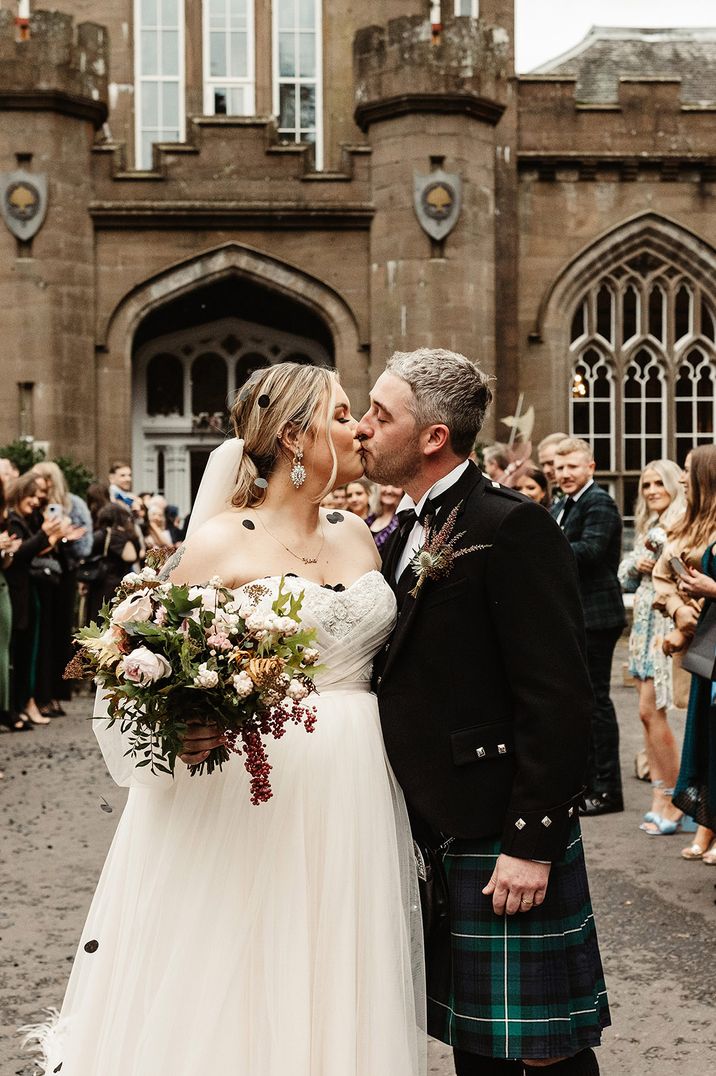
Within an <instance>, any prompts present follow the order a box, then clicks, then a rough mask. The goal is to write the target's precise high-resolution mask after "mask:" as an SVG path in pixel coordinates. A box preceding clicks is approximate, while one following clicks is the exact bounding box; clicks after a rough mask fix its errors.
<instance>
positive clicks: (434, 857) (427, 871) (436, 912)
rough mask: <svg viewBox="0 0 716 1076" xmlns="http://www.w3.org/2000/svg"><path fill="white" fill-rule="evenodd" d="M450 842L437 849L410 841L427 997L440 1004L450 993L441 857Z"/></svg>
mask: <svg viewBox="0 0 716 1076" xmlns="http://www.w3.org/2000/svg"><path fill="white" fill-rule="evenodd" d="M452 840H453V838H452V837H451V838H449V839H448V840H447V841H445V843H444V844H441V845H440V846H439V847H438V848H434V847H432V846H431V845H430V844H428V843H427V842H425V841H423V840H419V839H418V838H416V837H414V838H413V850H414V852H415V865H416V868H417V873H418V889H419V891H420V910H421V913H422V919H423V938H424V945H425V977H426V982H427V992H428V995H429V996H430V997H433V998H437V999H439V1000H442V999H443V998H445V999H447V998H448V997H449V996H450V991H451V989H452V950H451V936H450V893H449V889H448V882H447V875H446V873H445V864H444V862H443V857H444V855H445V853H446V851H447V850H448V848H449V846H450V845H451V844H452Z"/></svg>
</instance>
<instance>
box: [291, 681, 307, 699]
mask: <svg viewBox="0 0 716 1076" xmlns="http://www.w3.org/2000/svg"><path fill="white" fill-rule="evenodd" d="M286 694H287V695H288V697H289V699H295V701H296V702H300V701H301V699H305V697H306V695H307V694H308V688H307V687H306V685H305V684H302V683H301V681H300V680H292V681H291V683H290V684H289V685H288V689H287V691H286Z"/></svg>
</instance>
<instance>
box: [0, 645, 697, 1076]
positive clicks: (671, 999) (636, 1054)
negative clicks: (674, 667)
mask: <svg viewBox="0 0 716 1076" xmlns="http://www.w3.org/2000/svg"><path fill="white" fill-rule="evenodd" d="M624 657H625V654H624V650H623V647H622V648H620V650H619V651H618V653H617V657H616V660H615V665H614V692H613V696H614V700H615V703H616V705H617V709H618V712H619V715H620V724H621V729H622V758H623V764H624V774H625V794H626V804H627V809H626V811H625V813H624V814H620V815H608V816H605V817H603V818H595V819H587V820H586V824H585V826H584V831H585V844H586V850H587V862H588V865H589V867H590V878H591V884H592V894H593V898H594V905H595V912H596V917H597V927H598V930H599V936H600V940H601V945H602V953H603V956H604V963H605V969H606V976H607V986H608V988H609V992H610V1000H611V1005H612V1017H613V1020H614V1025H613V1027H612V1028H611V1029H609V1031H608V1032H607V1034H606V1036H605V1041H604V1045H603V1047H602V1049H601V1050H600V1061H601V1066H602V1071H603V1073H605V1074H606V1076H645V1074H647V1073H648V1074H649V1076H677V1074H678V1076H682V1074H683V1073H688V1074H689V1076H710V1074H711V1073H713V1072H716V1042H715V1041H714V1040H715V1038H716V1036H715V1035H714V1003H715V1002H716V961H715V960H714V955H715V954H714V937H715V933H714V927H715V926H716V906H715V905H714V897H715V896H716V889H714V884H715V883H716V869H713V868H709V867H705V866H703V865H702V864H700V863H685V862H684V861H683V860H682V859H681V858H680V857H679V850H680V849H681V848H682V847H683V845H684V844H686V843H687V839H685V838H684V837H681V836H677V837H671V838H659V839H648V838H647V837H645V836H644V835H643V834H642V833H640V832H639V830H638V824H639V821H640V817H641V814H642V812H643V811H644V810H645V809H646V808H645V804H646V802H647V799H648V789H647V786H645V785H644V784H642V783H641V782H638V781H636V780H634V779H633V778H632V777H631V773H632V761H633V758H634V755H635V753H636V750H637V748H638V746H639V740H640V730H639V727H638V726H639V722H638V718H637V713H636V693H635V692H634V690H633V689H632V688H627V687H624V686H623V684H622V663H623V661H624ZM69 710H70V712H69V714H68V716H67V717H65V718H61V719H58V720H55V721H53V722H52V725H50V726H48V727H47V728H38V729H36V730H35V731H34V732H31V733H23V734H20V735H4V736H2V737H0V769H4V771H5V777H4V779H3V780H2V781H0V802H1V803H2V814H3V818H4V825H3V828H2V833H1V834H0V892H1V893H2V902H1V905H0V951H1V952H2V967H3V975H2V978H0V1073H2V1076H30V1074H31V1073H32V1072H33V1066H32V1065H31V1064H30V1063H29V1062H28V1060H27V1058H26V1057H25V1058H24V1057H23V1055H22V1053H21V1051H20V1048H19V1040H18V1037H17V1035H16V1033H15V1029H16V1028H17V1027H18V1025H20V1024H24V1023H27V1022H33V1021H37V1020H39V1019H41V1018H42V1009H43V1008H44V1007H46V1006H53V1005H54V1006H59V1005H60V1003H61V1001H62V995H63V991H64V984H65V981H66V979H67V975H68V973H69V969H70V965H71V962H72V960H73V957H74V952H75V946H76V944H77V940H78V938H79V935H80V931H81V928H82V923H83V920H84V916H85V914H86V912H87V908H88V906H89V902H90V899H91V897H92V892H93V890H94V886H95V883H96V879H97V876H98V874H99V871H100V869H101V865H102V862H103V860H104V857H105V855H106V852H107V848H108V846H109V843H110V841H111V839H112V835H113V833H114V829H115V826H116V824H117V822H118V820H119V816H120V814H121V809H122V806H123V803H124V795H125V793H124V791H123V790H121V789H118V788H117V787H116V786H115V785H114V783H113V782H112V780H111V778H110V777H109V776H108V774H107V773H106V771H105V769H104V765H103V763H102V760H101V756H100V754H99V749H98V747H97V745H96V743H95V740H94V737H93V735H92V731H91V727H90V724H89V721H88V717H89V712H90V703H89V700H88V699H87V697H84V698H81V699H78V700H76V701H75V702H73V703H72V704H71V705H70V707H69ZM674 724H675V725H676V727H677V728H678V729H679V730H681V728H682V726H683V716H682V717H681V719H679V718H678V717H677V718H676V719H675V721H674ZM107 806H109V807H111V808H112V810H111V812H110V811H108V810H107V809H106V808H107ZM103 807H104V808H105V809H102V808H103ZM429 1070H430V1072H431V1073H436V1074H438V1076H452V1074H453V1067H452V1062H451V1055H450V1051H449V1050H448V1049H447V1048H446V1047H444V1046H442V1045H441V1044H440V1043H432V1044H431V1050H430V1065H429ZM201 1076H205V1074H203V1073H202V1074H201ZM208 1076H213V1074H208ZM237 1076H238V1074H237ZM241 1076H249V1074H241ZM251 1076H260V1074H258V1073H256V1074H251ZM287 1076H290V1074H287ZM375 1076H382V1074H378V1073H376V1074H375ZM391 1076H399V1074H391Z"/></svg>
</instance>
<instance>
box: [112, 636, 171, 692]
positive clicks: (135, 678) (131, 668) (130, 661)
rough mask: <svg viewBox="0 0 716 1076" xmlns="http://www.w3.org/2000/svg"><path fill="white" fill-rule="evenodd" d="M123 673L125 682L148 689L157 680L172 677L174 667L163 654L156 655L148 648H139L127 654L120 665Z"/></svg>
mask: <svg viewBox="0 0 716 1076" xmlns="http://www.w3.org/2000/svg"><path fill="white" fill-rule="evenodd" d="M120 669H121V673H122V675H123V676H124V679H125V680H129V681H130V682H131V683H133V684H140V685H141V686H142V687H147V686H148V685H149V684H153V683H154V682H155V681H156V680H163V679H165V677H167V676H171V672H172V667H171V665H170V664H169V662H168V661H167V659H166V658H165V657H163V655H162V654H155V653H153V652H152V651H151V650H148V649H147V647H146V646H138V647H137V649H136V650H133V651H132V653H131V654H127V656H126V658H124V659H123V660H122V662H121V664H120Z"/></svg>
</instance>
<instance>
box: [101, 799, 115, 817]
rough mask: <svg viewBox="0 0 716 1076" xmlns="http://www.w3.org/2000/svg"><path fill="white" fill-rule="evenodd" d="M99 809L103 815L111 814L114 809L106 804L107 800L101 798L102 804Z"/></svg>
mask: <svg viewBox="0 0 716 1076" xmlns="http://www.w3.org/2000/svg"><path fill="white" fill-rule="evenodd" d="M99 809H100V811H104V813H105V814H111V813H112V811H113V810H114V807H113V806H112V805H111V804H110V803H107V800H106V799H105V798H104V796H102V802H101V803H100V805H99Z"/></svg>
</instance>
